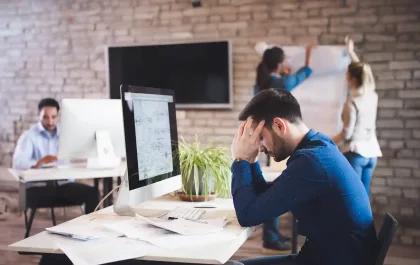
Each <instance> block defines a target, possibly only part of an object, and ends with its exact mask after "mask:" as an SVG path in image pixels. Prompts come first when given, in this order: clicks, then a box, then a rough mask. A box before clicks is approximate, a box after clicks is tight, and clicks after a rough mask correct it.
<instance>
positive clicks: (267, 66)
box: [255, 47, 284, 91]
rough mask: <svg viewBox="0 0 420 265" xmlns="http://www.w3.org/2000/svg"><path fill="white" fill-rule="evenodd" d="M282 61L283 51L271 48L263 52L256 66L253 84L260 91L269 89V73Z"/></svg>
mask: <svg viewBox="0 0 420 265" xmlns="http://www.w3.org/2000/svg"><path fill="white" fill-rule="evenodd" d="M283 61H284V51H283V49H281V48H279V47H273V48H270V49H267V50H265V51H264V54H263V57H262V60H261V62H260V63H259V64H258V66H257V70H256V71H257V78H256V80H255V84H256V86H257V87H258V89H259V90H260V91H262V90H264V89H269V88H270V78H271V73H272V72H273V71H274V70H276V69H277V68H278V66H279V64H281V63H283Z"/></svg>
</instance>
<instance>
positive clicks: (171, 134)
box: [114, 85, 182, 215]
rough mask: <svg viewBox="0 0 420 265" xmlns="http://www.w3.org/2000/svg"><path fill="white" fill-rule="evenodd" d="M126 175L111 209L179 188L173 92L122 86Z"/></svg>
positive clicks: (128, 211) (127, 208) (126, 209)
mask: <svg viewBox="0 0 420 265" xmlns="http://www.w3.org/2000/svg"><path fill="white" fill-rule="evenodd" d="M121 103H122V110H123V118H124V131H125V139H126V141H125V142H126V152H127V155H126V160H127V171H126V174H125V176H124V177H123V179H122V183H121V185H122V187H121V188H120V191H119V195H118V198H117V201H116V204H115V206H114V211H115V212H116V213H117V214H120V215H133V214H134V212H133V211H132V207H133V206H136V205H138V204H140V203H142V202H146V201H149V200H152V199H154V198H157V197H160V196H162V195H165V194H168V193H170V192H173V191H176V190H178V189H180V188H181V183H182V182H181V175H180V164H179V158H178V155H177V152H178V134H177V125H176V111H175V98H174V92H173V91H172V90H166V89H157V88H148V87H134V86H128V85H121Z"/></svg>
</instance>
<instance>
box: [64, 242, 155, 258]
mask: <svg viewBox="0 0 420 265" xmlns="http://www.w3.org/2000/svg"><path fill="white" fill-rule="evenodd" d="M57 245H58V247H59V248H60V249H61V251H63V252H64V254H66V256H67V257H68V258H69V259H70V260H71V261H72V263H73V264H74V265H99V264H104V263H110V262H115V261H121V260H128V259H135V258H139V257H143V256H145V255H147V254H148V253H150V252H151V251H154V250H155V249H156V247H155V246H153V245H151V244H149V243H147V242H142V241H138V240H133V239H129V238H126V237H119V238H103V239H96V240H91V241H85V242H81V241H68V242H63V241H61V242H60V243H57Z"/></svg>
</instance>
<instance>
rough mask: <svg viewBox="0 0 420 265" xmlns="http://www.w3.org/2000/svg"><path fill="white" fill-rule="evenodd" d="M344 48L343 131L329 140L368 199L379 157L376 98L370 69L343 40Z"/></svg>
mask: <svg viewBox="0 0 420 265" xmlns="http://www.w3.org/2000/svg"><path fill="white" fill-rule="evenodd" d="M346 46H347V51H348V53H349V55H350V58H351V63H350V65H349V66H348V69H347V82H348V84H349V86H350V87H351V91H350V95H349V97H348V99H347V102H346V103H345V105H344V107H343V111H342V115H341V118H342V121H343V129H342V130H341V132H340V133H339V134H337V135H336V136H335V137H334V138H333V140H334V142H335V143H336V144H337V145H338V146H339V148H340V150H341V152H343V154H344V156H345V157H346V158H347V160H348V161H349V162H350V164H351V165H352V166H353V168H354V170H355V171H356V173H357V174H358V175H359V176H360V178H361V181H362V183H363V185H364V186H365V188H366V192H367V193H368V195H369V196H370V182H371V179H372V173H373V171H374V169H375V167H376V162H377V157H381V156H382V152H381V148H380V146H379V143H378V140H377V138H376V113H377V107H378V94H377V93H376V92H375V80H374V78H373V74H372V70H371V68H370V66H369V65H368V64H366V63H362V62H360V60H359V58H358V57H357V55H356V53H355V52H354V44H353V41H352V40H351V39H349V38H346Z"/></svg>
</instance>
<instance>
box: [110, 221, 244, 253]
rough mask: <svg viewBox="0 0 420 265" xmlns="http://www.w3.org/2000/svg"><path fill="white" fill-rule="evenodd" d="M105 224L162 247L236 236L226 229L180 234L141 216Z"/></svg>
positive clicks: (191, 244)
mask: <svg viewBox="0 0 420 265" xmlns="http://www.w3.org/2000/svg"><path fill="white" fill-rule="evenodd" d="M156 222H158V221H156ZM171 222H174V221H171ZM159 223H160V222H159ZM215 223H218V224H223V225H224V222H223V221H221V220H217V221H215ZM204 225H205V224H204ZM106 226H107V227H108V228H109V229H111V230H115V231H116V232H118V233H122V234H124V235H125V236H126V237H128V238H132V239H137V240H142V241H145V242H148V243H151V244H153V245H155V246H157V247H160V248H164V249H177V248H185V247H196V246H203V245H211V244H217V243H220V242H223V241H229V240H234V239H235V238H236V237H237V235H236V233H235V232H232V233H226V231H224V232H221V231H217V232H215V233H209V234H200V235H181V234H179V233H175V232H172V231H169V230H167V229H162V228H160V227H157V226H154V225H151V224H149V223H148V222H147V221H145V220H144V219H142V218H137V219H132V220H129V221H126V222H124V223H114V224H108V225H106Z"/></svg>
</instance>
